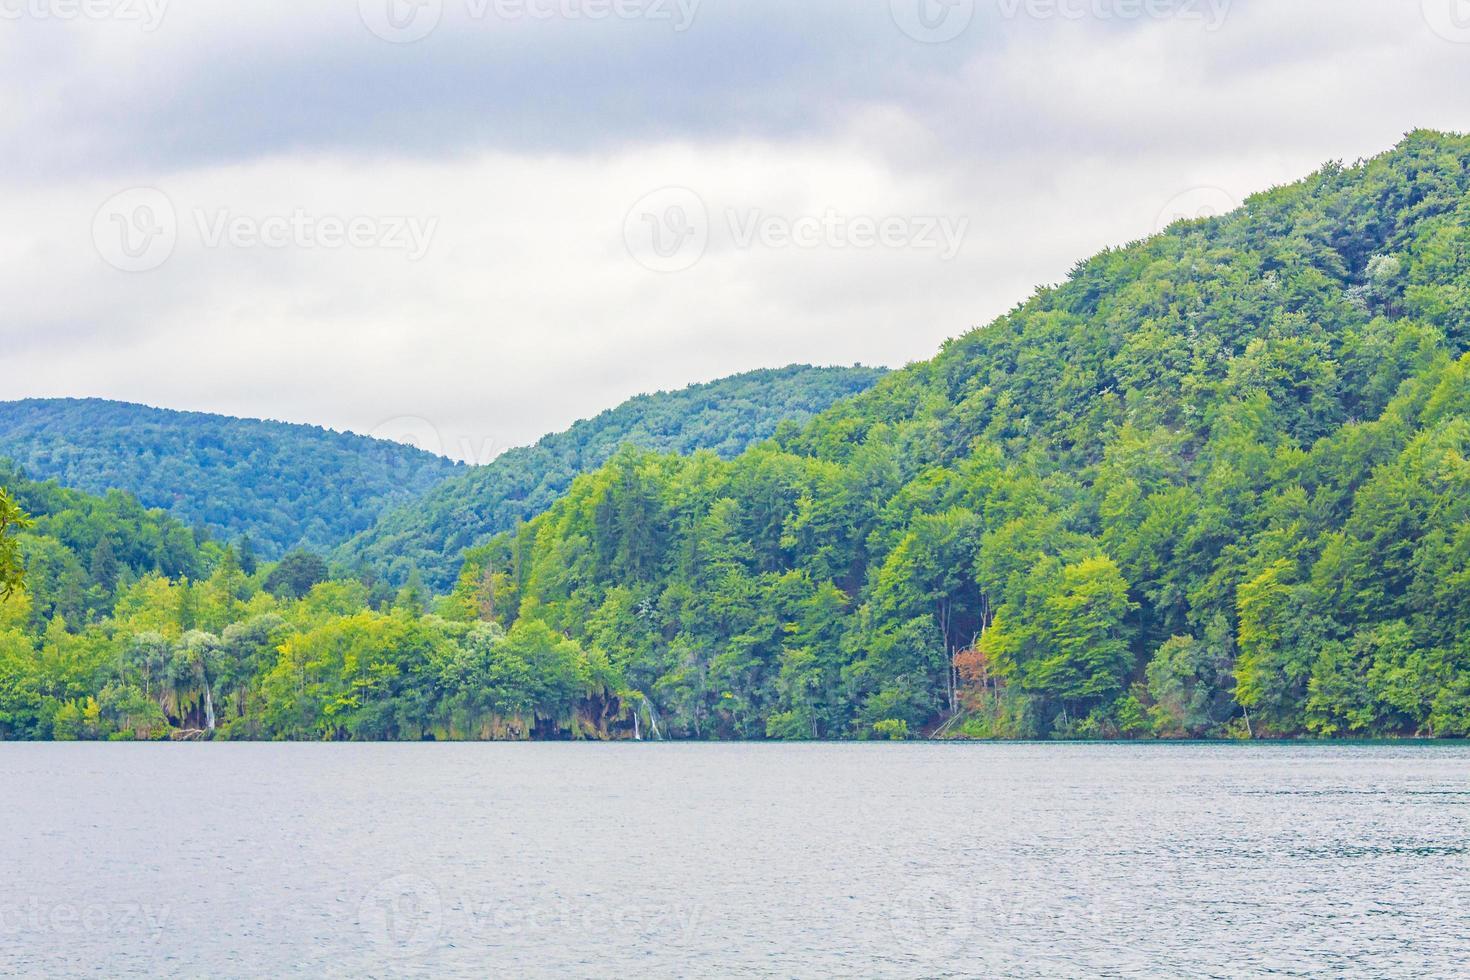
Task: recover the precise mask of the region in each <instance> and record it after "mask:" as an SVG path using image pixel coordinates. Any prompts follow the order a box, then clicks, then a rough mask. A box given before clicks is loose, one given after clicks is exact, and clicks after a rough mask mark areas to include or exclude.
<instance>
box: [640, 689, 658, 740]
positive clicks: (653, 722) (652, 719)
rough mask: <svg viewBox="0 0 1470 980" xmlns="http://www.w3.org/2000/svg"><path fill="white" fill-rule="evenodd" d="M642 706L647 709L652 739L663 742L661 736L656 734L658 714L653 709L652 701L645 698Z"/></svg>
mask: <svg viewBox="0 0 1470 980" xmlns="http://www.w3.org/2000/svg"><path fill="white" fill-rule="evenodd" d="M643 704H644V706H645V707H647V708H648V725H649V727H650V728H652V729H653V737H654V739H656V740H657V741H660V742H661V741H663V736H662V735H660V734H659V733H658V712H657V711H655V710H654V709H653V699H652V698H647V697H645V698H644V699H643Z"/></svg>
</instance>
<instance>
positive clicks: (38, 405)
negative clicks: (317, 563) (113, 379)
mask: <svg viewBox="0 0 1470 980" xmlns="http://www.w3.org/2000/svg"><path fill="white" fill-rule="evenodd" d="M5 457H9V458H11V459H13V460H15V462H16V463H18V464H19V465H20V466H21V468H22V469H23V470H24V471H25V473H26V474H27V475H28V476H30V477H32V478H34V479H42V480H46V479H54V480H56V481H57V482H59V483H61V484H62V485H63V486H66V487H72V488H74V489H78V490H84V491H87V492H89V493H99V494H100V493H105V492H106V491H107V490H110V489H120V490H125V491H127V492H128V493H131V494H133V495H134V496H136V497H137V498H138V499H139V500H141V501H142V502H143V504H144V505H145V506H148V507H158V508H162V509H164V510H166V511H168V512H169V513H171V514H172V515H174V516H175V517H176V518H178V519H179V520H181V521H183V522H185V523H187V524H191V525H193V524H201V525H203V526H204V527H206V528H208V529H209V530H210V532H211V533H212V534H214V535H215V536H216V537H221V538H225V539H233V538H235V537H238V536H239V535H241V534H244V533H246V532H248V533H249V534H250V537H251V539H252V541H253V542H254V544H255V546H256V548H257V550H258V551H259V552H260V554H261V555H262V556H263V557H277V556H279V555H280V554H282V553H283V552H285V551H287V550H289V549H291V548H294V547H305V548H311V549H315V550H320V551H327V550H329V549H331V548H333V547H335V546H336V545H338V544H340V543H341V542H342V541H344V540H345V539H347V538H348V537H350V536H352V535H353V534H356V533H357V532H359V531H362V530H363V529H364V528H367V527H370V526H372V524H373V522H374V521H375V520H376V519H377V518H378V516H379V515H380V514H381V513H382V512H383V511H384V510H385V509H387V508H389V507H392V506H394V505H398V504H404V503H407V502H409V501H411V500H413V499H415V498H417V497H419V496H420V495H422V494H423V493H424V492H425V491H427V490H428V489H430V488H431V487H433V486H434V485H436V484H438V483H439V482H440V481H442V480H443V479H444V478H445V477H447V476H449V475H450V474H452V473H453V472H454V471H455V470H456V469H461V468H462V467H461V466H460V464H457V463H454V462H452V461H450V460H447V459H444V458H443V457H440V456H436V455H434V454H433V453H427V452H424V451H422V450H419V449H414V448H413V447H411V446H405V445H402V444H400V443H396V442H388V441H384V440H381V439H371V438H368V437H366V436H360V435H353V434H350V433H343V432H333V431H331V430H328V429H323V428H319V427H317V426H312V425H291V424H287V423H284V422H265V421H259V420H256V419H240V418H232V417H230V416H224V415H209V414H204V413H201V412H175V411H169V410H166V409H160V408H149V407H147V406H144V405H133V404H129V403H127V402H115V401H105V400H102V399H96V398H88V399H70V398H65V399H27V400H24V401H14V402H0V458H5Z"/></svg>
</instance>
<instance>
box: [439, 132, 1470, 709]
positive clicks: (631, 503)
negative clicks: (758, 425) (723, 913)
mask: <svg viewBox="0 0 1470 980" xmlns="http://www.w3.org/2000/svg"><path fill="white" fill-rule="evenodd" d="M1467 192H1470V140H1467V138H1465V137H1462V136H1451V135H1443V134H1438V133H1430V132H1416V133H1413V134H1411V135H1410V136H1409V137H1407V138H1406V139H1405V140H1404V142H1403V143H1402V144H1401V145H1400V146H1398V147H1397V148H1396V149H1395V150H1394V151H1392V152H1391V153H1388V154H1386V155H1384V156H1382V157H1378V158H1375V159H1373V160H1371V161H1367V162H1364V163H1361V164H1358V165H1355V166H1352V167H1343V166H1339V165H1331V166H1327V167H1325V168H1324V169H1322V170H1321V171H1320V172H1318V173H1316V174H1314V175H1312V176H1311V177H1309V178H1307V179H1305V180H1303V181H1302V182H1300V183H1297V184H1294V185H1292V186H1288V187H1282V188H1278V189H1274V190H1271V191H1268V192H1265V193H1262V194H1258V195H1256V196H1254V197H1252V198H1250V199H1249V201H1248V202H1247V203H1246V204H1245V206H1244V207H1243V208H1242V209H1241V210H1239V211H1237V212H1234V213H1232V214H1230V215H1227V216H1224V217H1220V218H1216V219H1210V220H1202V221H1193V222H1188V223H1180V224H1177V225H1175V226H1173V227H1171V228H1170V229H1168V230H1167V232H1166V233H1164V234H1161V235H1158V236H1156V237H1154V238H1151V239H1148V240H1146V241H1142V242H1138V243H1135V244H1132V245H1129V246H1128V247H1126V248H1121V249H1117V250H1110V251H1107V252H1104V253H1103V254H1100V255H1098V256H1096V257H1094V258H1092V259H1090V260H1088V261H1085V262H1082V263H1080V264H1079V265H1077V267H1076V268H1075V269H1074V270H1073V272H1072V274H1071V275H1070V276H1069V278H1068V279H1067V281H1066V282H1064V283H1062V284H1061V285H1059V286H1056V287H1055V288H1048V289H1043V290H1041V291H1039V292H1038V293H1037V294H1036V295H1035V296H1033V297H1032V298H1031V299H1030V300H1028V301H1027V302H1025V303H1024V304H1022V305H1021V306H1019V307H1018V308H1017V309H1015V310H1014V311H1012V312H1011V313H1009V314H1008V315H1006V316H1004V317H1002V318H1001V319H999V320H998V321H996V322H994V323H992V324H990V325H989V326H986V327H984V328H982V329H979V330H975V331H973V332H971V333H969V334H966V335H964V336H963V337H960V338H958V339H956V340H954V341H952V342H950V343H949V344H947V345H946V346H945V348H944V349H943V351H942V352H941V353H940V354H939V356H938V357H936V358H935V359H934V360H932V361H930V362H927V363H923V364H919V365H916V366H914V367H911V368H909V369H907V370H904V371H902V372H899V373H896V374H894V375H891V376H889V377H887V378H885V379H884V380H883V381H882V382H880V383H879V384H878V385H877V386H876V387H875V388H874V389H873V390H872V391H871V392H869V393H867V394H865V395H861V396H859V397H857V398H854V399H850V400H848V401H844V402H841V403H839V404H838V405H837V406H835V407H834V408H833V409H832V410H830V411H829V412H827V413H825V414H823V415H822V416H820V417H818V418H817V419H816V420H815V421H813V422H812V423H811V424H810V425H808V426H806V427H804V428H802V429H800V430H788V431H786V432H784V433H783V434H782V435H781V437H780V438H779V440H778V441H777V442H776V443H775V444H768V445H762V446H759V447H757V448H754V449H752V450H751V451H749V452H746V453H744V454H742V455H740V456H738V457H736V458H734V459H732V460H730V461H722V460H719V459H716V458H714V457H713V456H711V455H708V454H702V455H696V456H694V457H692V458H679V457H674V456H661V455H654V454H648V453H624V454H621V455H619V456H618V457H616V458H615V459H614V460H613V461H612V462H611V463H610V464H609V465H608V466H606V467H605V468H603V469H601V470H599V471H598V472H596V473H593V474H590V475H588V476H585V477H583V478H581V479H579V480H578V481H577V482H576V483H575V484H574V486H573V488H572V490H571V492H570V494H569V495H568V496H567V497H565V498H563V499H562V500H561V501H559V502H558V503H557V504H556V505H555V506H553V507H552V508H551V509H550V510H549V511H548V512H546V513H545V514H543V515H541V516H540V517H538V518H536V519H535V520H533V521H532V522H530V523H529V524H528V525H527V526H526V527H524V528H523V529H521V530H520V532H519V533H517V534H514V535H504V536H502V537H500V538H498V539H497V540H496V541H495V542H493V544H491V545H490V546H487V547H485V548H482V549H479V550H478V551H477V552H475V553H474V554H473V557H472V560H471V562H470V563H469V565H468V566H467V567H466V569H465V573H464V575H463V576H462V579H461V584H460V586H459V591H458V593H457V594H458V595H460V596H462V597H463V600H464V604H465V606H466V607H467V608H478V609H480V610H481V611H482V613H486V612H488V611H491V610H493V611H494V612H493V613H491V614H493V615H495V616H496V617H497V618H502V619H505V620H506V621H511V620H514V619H516V617H517V616H519V619H520V620H534V621H536V622H539V623H542V624H544V625H545V626H547V627H549V628H550V629H551V630H552V631H553V632H554V633H555V634H557V635H563V636H566V637H569V638H571V639H572V640H574V641H575V642H576V643H577V644H579V645H580V647H581V648H582V649H584V650H585V651H588V653H587V655H588V656H589V657H592V658H594V659H596V660H597V662H599V663H603V662H605V663H608V664H610V666H611V668H612V670H613V671H614V672H615V674H616V676H617V677H618V678H619V680H620V683H621V684H623V685H624V686H625V687H626V688H627V689H628V690H631V691H635V692H638V695H639V696H640V697H643V696H646V697H647V698H648V699H649V700H650V701H651V702H652V703H653V704H654V705H655V706H656V709H657V714H658V716H659V717H660V718H662V719H663V724H664V728H665V731H671V732H673V733H675V734H679V735H696V736H718V737H731V736H738V737H762V736H777V737H797V738H800V737H814V736H816V737H841V736H865V735H869V736H870V735H875V734H876V735H902V734H903V733H905V732H909V733H916V732H920V731H928V730H934V729H938V730H940V731H942V732H945V733H961V732H962V733H967V734H971V735H976V736H994V735H1004V736H1054V735H1067V736H1101V737H1112V736H1119V735H1128V736H1138V735H1150V734H1152V735H1163V736H1184V735H1188V736H1240V737H1244V736H1246V735H1248V734H1254V735H1257V736H1260V735H1263V734H1264V735H1298V734H1320V735H1357V736H1362V735H1410V734H1434V735H1464V734H1467V733H1470V462H1467V456H1470V358H1467V357H1466V356H1465V351H1466V344H1467V338H1470V193H1467ZM517 610H518V612H516V611H517ZM507 611H510V612H507ZM516 625H518V626H519V625H521V623H519V622H517V624H516Z"/></svg>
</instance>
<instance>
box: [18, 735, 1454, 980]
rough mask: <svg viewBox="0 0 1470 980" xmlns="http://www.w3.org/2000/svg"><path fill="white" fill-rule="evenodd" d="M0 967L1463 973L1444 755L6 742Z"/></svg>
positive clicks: (40, 970) (1422, 748)
mask: <svg viewBox="0 0 1470 980" xmlns="http://www.w3.org/2000/svg"><path fill="white" fill-rule="evenodd" d="M0 834H3V847H4V854H5V862H4V873H3V875H0V974H5V975H9V974H17V973H18V974H21V975H32V974H46V975H58V974H61V975H81V976H109V977H110V976H117V975H121V974H149V975H179V976H202V975H212V976H247V975H262V974H272V975H282V974H287V975H306V976H362V975H365V974H366V975H373V976H425V977H427V976H435V977H438V976H467V977H469V976H474V977H482V976H487V975H525V976H540V975H558V976H607V975H613V974H626V975H638V976H669V975H682V976H689V975H704V976H764V975H780V976H801V977H810V976H826V975H832V974H845V975H861V976H895V977H921V976H922V977H932V976H974V975H997V974H1000V975H1012V976H1057V975H1063V976H1091V975H1136V976H1153V975H1158V974H1160V973H1164V974H1191V975H1201V974H1203V975H1215V976H1239V975H1242V974H1260V973H1267V972H1273V973H1276V974H1280V975H1287V976H1292V975H1309V974H1310V975H1323V974H1326V975H1344V974H1353V975H1368V974H1371V975H1375V976H1385V975H1396V976H1408V975H1441V976H1443V975H1450V974H1453V973H1458V972H1459V971H1460V970H1461V969H1463V966H1464V962H1465V958H1466V956H1467V954H1470V858H1467V848H1470V750H1467V749H1466V748H1462V747H1460V746H1452V745H1403V746H1348V745H1344V746H1334V745H1289V746H1287V745H1237V744H1230V745H1132V744H1119V745H971V744H932V743H909V744H813V745H791V744H786V745H782V744H761V745H754V744H745V745H736V744H724V745H721V744H670V743H664V744H650V743H643V744H609V745H600V744H514V745H511V744H476V745H445V744H438V745H434V744H405V745H286V744H201V745H179V744H156V745H137V744H95V743H93V744H6V745H0Z"/></svg>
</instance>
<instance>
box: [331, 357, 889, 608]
mask: <svg viewBox="0 0 1470 980" xmlns="http://www.w3.org/2000/svg"><path fill="white" fill-rule="evenodd" d="M883 374H884V371H883V369H881V368H867V367H860V366H855V367H850V368H845V367H841V368H840V367H809V366H807V365H792V366H790V367H785V368H781V369H779V370H764V371H751V372H748V373H745V374H737V375H735V376H733V377H729V378H723V379H721V380H719V381H714V382H711V383H709V384H699V385H690V386H689V387H688V388H685V389H683V390H682V391H667V392H660V393H658V394H653V395H639V396H638V397H637V398H633V399H630V400H629V401H626V402H624V403H623V404H621V405H619V406H618V407H617V408H613V409H609V410H608V411H606V412H603V413H602V414H601V415H598V416H596V417H595V418H591V419H586V420H584V421H581V422H578V423H577V424H575V425H573V426H572V427H571V428H570V429H568V430H567V431H565V432H558V433H555V434H553V435H549V436H547V437H545V438H544V439H542V440H541V441H540V442H538V443H536V444H535V445H534V446H527V447H525V448H521V449H512V450H510V451H509V452H506V453H504V454H503V455H501V456H499V457H497V458H496V459H495V460H493V461H492V462H490V463H488V464H486V465H485V466H478V467H473V468H471V469H468V470H466V471H464V472H462V473H457V474H455V475H454V476H451V477H450V478H449V479H447V480H445V481H444V482H443V483H441V484H440V485H439V486H437V487H435V488H434V489H433V490H432V491H430V492H429V494H428V495H427V496H425V497H424V498H423V499H422V500H417V501H414V502H413V503H410V504H406V505H403V506H400V507H398V508H395V509H393V510H391V511H389V512H388V513H386V514H384V515H383V517H382V518H381V519H380V520H379V521H378V522H377V523H376V524H375V525H374V526H373V527H371V528H369V529H368V530H366V531H364V532H362V533H361V534H359V535H358V536H357V537H355V538H353V539H352V540H351V541H349V542H347V543H346V544H345V545H343V546H342V547H341V548H340V549H338V550H337V552H336V553H335V556H334V557H335V559H336V561H337V562H339V563H340V564H341V565H343V566H344V567H346V568H349V569H360V568H362V567H364V566H365V567H368V568H371V569H372V570H373V571H374V572H375V573H376V574H379V575H381V576H383V577H384V578H386V579H387V580H388V581H390V582H392V583H394V584H400V585H401V584H403V583H405V582H406V581H408V578H409V576H410V575H411V574H412V573H413V572H414V571H418V572H419V574H420V575H421V576H422V579H423V581H424V582H425V584H427V585H428V586H429V587H431V588H433V589H435V590H437V591H444V590H447V589H448V588H449V587H450V586H451V585H453V584H454V580H455V577H456V576H457V575H458V574H459V568H460V564H461V563H462V562H463V559H464V551H465V549H466V548H468V547H471V546H472V545H476V544H481V543H483V542H484V541H486V540H487V539H488V538H490V537H491V536H492V535H494V534H498V533H499V532H501V531H509V530H511V529H512V528H514V527H515V525H516V522H517V521H524V520H530V519H531V518H532V517H535V516H536V515H537V514H539V513H541V512H542V511H543V510H545V509H546V508H547V507H549V506H551V504H552V502H553V501H554V500H556V499H557V498H558V497H560V496H561V495H562V494H563V493H565V492H566V490H567V488H568V487H569V486H571V483H572V479H573V478H574V477H576V476H577V475H579V474H581V473H586V472H588V471H590V470H594V469H597V468H598V467H599V466H601V465H602V464H604V463H606V462H607V461H608V460H609V459H611V458H612V456H613V453H615V452H616V451H617V450H618V449H619V448H621V447H623V446H630V445H631V446H638V447H640V448H643V449H650V450H655V451H657V452H667V453H680V454H683V453H690V452H693V451H695V450H698V449H707V450H709V451H711V452H713V453H715V454H716V455H717V456H720V457H722V458H729V457H732V456H734V455H736V454H737V453H739V452H741V451H742V450H744V449H746V448H748V447H749V446H752V445H754V444H755V443H757V442H760V441H761V440H763V439H766V438H769V437H770V436H772V435H774V434H775V432H776V427H777V426H778V425H781V424H788V425H796V424H799V423H804V422H806V421H807V420H808V419H810V418H811V417H812V416H813V415H816V414H817V413H818V412H821V411H823V410H825V409H827V408H829V407H831V405H832V404H833V403H834V402H836V401H839V400H840V399H842V398H845V397H848V396H850V395H855V394H858V393H859V392H862V391H866V390H867V389H868V388H870V387H872V386H873V384H874V383H875V382H876V381H877V380H878V379H879V378H880V377H882V376H883Z"/></svg>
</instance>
